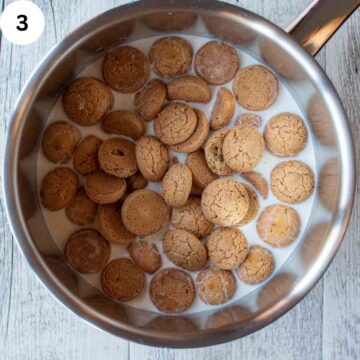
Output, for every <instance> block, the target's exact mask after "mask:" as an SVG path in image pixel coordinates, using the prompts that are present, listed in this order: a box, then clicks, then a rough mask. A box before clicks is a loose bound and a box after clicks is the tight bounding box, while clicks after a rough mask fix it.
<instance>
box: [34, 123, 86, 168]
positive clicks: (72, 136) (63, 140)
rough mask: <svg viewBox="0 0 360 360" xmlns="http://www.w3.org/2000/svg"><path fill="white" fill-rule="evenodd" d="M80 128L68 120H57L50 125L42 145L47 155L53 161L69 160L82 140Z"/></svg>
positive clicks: (62, 162)
mask: <svg viewBox="0 0 360 360" xmlns="http://www.w3.org/2000/svg"><path fill="white" fill-rule="evenodd" d="M80 137H81V136H80V133H79V130H78V129H76V127H75V126H72V125H70V124H69V123H67V122H66V121H57V122H55V123H53V124H51V125H49V126H48V127H47V128H46V130H45V133H44V136H43V139H42V143H41V147H42V151H43V153H44V155H45V157H46V158H47V159H48V160H50V161H51V162H53V163H55V164H57V163H61V164H64V163H66V162H68V161H69V160H70V159H71V157H72V155H73V152H74V150H75V147H76V145H77V143H78V142H79V141H80Z"/></svg>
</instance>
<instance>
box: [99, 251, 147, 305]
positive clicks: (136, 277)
mask: <svg viewBox="0 0 360 360" xmlns="http://www.w3.org/2000/svg"><path fill="white" fill-rule="evenodd" d="M144 285H145V274H144V273H143V272H142V271H141V270H140V269H139V268H138V267H137V266H135V265H134V263H133V262H132V261H131V260H130V259H127V258H119V259H115V260H113V261H111V262H110V263H109V264H108V265H107V266H106V268H105V269H104V271H103V272H102V274H101V286H102V288H103V290H104V292H105V293H106V294H107V295H108V296H110V297H111V298H113V299H115V300H118V301H129V300H132V299H134V298H136V297H137V296H139V295H140V293H141V292H142V290H143V289H144Z"/></svg>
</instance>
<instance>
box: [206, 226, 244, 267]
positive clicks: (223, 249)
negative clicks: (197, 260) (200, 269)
mask: <svg viewBox="0 0 360 360" xmlns="http://www.w3.org/2000/svg"><path fill="white" fill-rule="evenodd" d="M206 247H207V250H208V254H209V261H210V263H211V264H213V265H214V266H216V267H217V268H219V269H222V270H230V269H234V268H238V267H239V266H240V264H241V263H242V262H243V261H244V260H245V258H246V255H247V253H248V242H247V240H246V238H245V236H244V234H243V233H242V232H241V231H240V230H239V229H237V228H231V227H227V228H224V227H220V228H218V229H216V230H215V231H214V232H213V233H212V234H210V236H209V237H208V240H207V243H206Z"/></svg>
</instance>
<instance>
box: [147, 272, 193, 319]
mask: <svg viewBox="0 0 360 360" xmlns="http://www.w3.org/2000/svg"><path fill="white" fill-rule="evenodd" d="M150 299H151V301H152V303H153V304H154V305H155V306H156V307H157V308H158V309H159V310H160V311H162V312H164V313H174V314H175V313H181V312H184V311H185V310H187V309H188V308H189V307H190V306H191V304H192V303H193V301H194V299H195V286H194V282H193V280H192V279H191V276H190V275H188V274H187V273H186V272H185V271H182V270H178V269H175V268H167V269H163V270H160V271H158V272H157V273H156V274H155V275H154V276H153V278H152V279H151V283H150Z"/></svg>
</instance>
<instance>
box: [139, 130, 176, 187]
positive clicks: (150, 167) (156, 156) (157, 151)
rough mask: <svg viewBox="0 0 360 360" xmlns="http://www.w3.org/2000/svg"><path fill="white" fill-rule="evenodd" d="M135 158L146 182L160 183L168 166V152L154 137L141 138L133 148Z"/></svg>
mask: <svg viewBox="0 0 360 360" xmlns="http://www.w3.org/2000/svg"><path fill="white" fill-rule="evenodd" d="M135 156H136V161H137V164H138V167H139V170H140V172H141V174H142V175H143V176H144V178H145V179H146V180H149V181H155V182H156V181H161V180H162V178H163V177H164V175H165V173H166V171H167V169H168V166H169V151H168V149H167V148H166V147H165V146H164V145H163V144H162V143H161V142H160V141H159V140H158V139H156V138H155V137H153V136H143V137H142V138H141V139H139V140H138V141H137V143H136V146H135Z"/></svg>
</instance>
